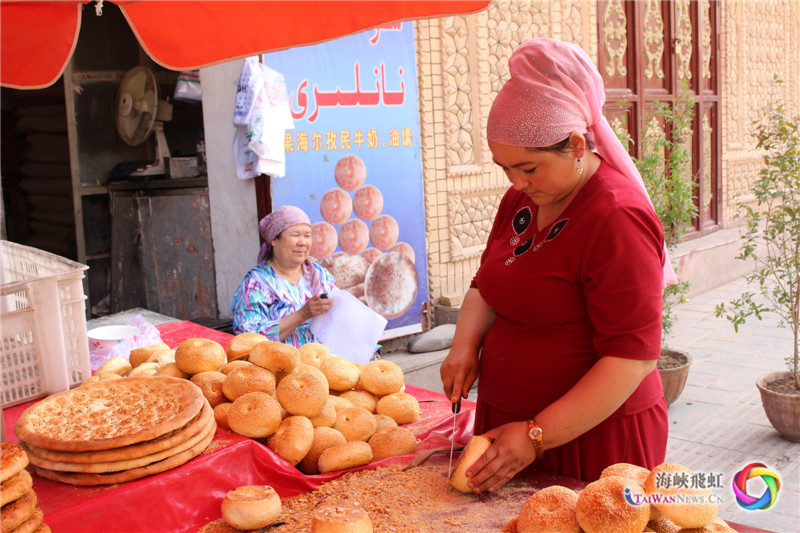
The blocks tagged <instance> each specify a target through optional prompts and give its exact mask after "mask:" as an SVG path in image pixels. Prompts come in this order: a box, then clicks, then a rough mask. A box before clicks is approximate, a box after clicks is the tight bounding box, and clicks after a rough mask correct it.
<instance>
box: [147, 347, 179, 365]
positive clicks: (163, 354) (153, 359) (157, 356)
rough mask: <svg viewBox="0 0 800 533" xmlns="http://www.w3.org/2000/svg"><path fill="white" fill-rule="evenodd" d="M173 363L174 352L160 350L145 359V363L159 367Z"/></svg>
mask: <svg viewBox="0 0 800 533" xmlns="http://www.w3.org/2000/svg"><path fill="white" fill-rule="evenodd" d="M174 362H175V350H160V351H158V352H155V353H154V354H153V355H151V356H150V357H148V358H147V361H145V363H158V364H159V366H164V365H166V364H168V363H174Z"/></svg>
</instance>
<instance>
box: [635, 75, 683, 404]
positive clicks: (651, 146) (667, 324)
mask: <svg viewBox="0 0 800 533" xmlns="http://www.w3.org/2000/svg"><path fill="white" fill-rule="evenodd" d="M694 104H695V101H694V99H693V98H692V97H691V95H690V94H689V90H688V88H687V87H686V85H685V84H684V86H683V88H682V89H681V91H680V92H679V94H678V97H677V98H676V100H675V102H674V104H673V105H669V104H667V103H663V102H658V101H655V102H653V105H654V111H652V112H651V113H649V114H648V116H647V117H646V120H645V124H644V128H643V131H644V135H643V145H642V149H641V153H640V154H639V156H638V157H634V158H633V160H634V162H635V163H636V167H637V168H638V169H639V173H640V174H641V176H642V180H643V181H644V185H645V187H646V188H647V192H648V193H649V194H650V199H651V200H652V202H653V207H654V208H655V212H656V215H658V218H659V219H660V220H661V225H662V226H663V227H664V240H665V242H666V245H667V250H668V251H669V252H670V255H674V251H675V247H676V246H677V245H678V243H680V241H681V237H682V236H683V235H684V234H685V233H686V231H687V229H688V228H689V227H691V224H692V220H693V219H694V217H695V216H696V214H697V206H695V204H694V199H695V197H694V190H695V187H696V182H695V179H694V175H693V174H692V148H691V127H692V120H693V119H694ZM626 137H627V138H626ZM621 140H622V141H623V144H625V143H626V142H628V143H630V142H631V139H630V136H629V135H627V132H625V133H624V134H623V135H622V139H621ZM673 267H675V270H676V271H677V267H676V266H675V265H674V264H673ZM688 291H689V281H686V280H684V281H680V280H679V281H678V283H677V284H676V285H668V286H667V287H666V288H665V289H664V311H663V316H662V320H663V322H662V324H663V326H662V336H661V339H662V348H661V359H659V361H658V370H659V373H660V374H661V381H662V383H663V385H664V396H665V397H666V400H667V406H669V405H670V404H672V403H673V402H674V401H675V400H677V399H678V397H679V396H680V394H681V392H683V388H684V386H685V385H686V379H687V376H688V373H689V367H690V366H691V364H692V358H691V356H690V355H689V354H688V353H684V352H680V351H677V350H673V349H671V348H670V347H669V346H668V345H667V342H666V339H667V337H668V335H669V334H670V333H671V332H672V328H673V327H674V325H675V311H674V306H675V305H676V304H679V303H681V302H684V301H686V299H685V296H686V293H687V292H688Z"/></svg>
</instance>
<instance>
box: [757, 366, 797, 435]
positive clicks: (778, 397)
mask: <svg viewBox="0 0 800 533" xmlns="http://www.w3.org/2000/svg"><path fill="white" fill-rule="evenodd" d="M787 374H788V372H785V371H784V372H770V373H768V374H764V375H763V376H761V377H759V378H758V379H757V380H756V386H757V387H758V390H759V391H760V392H761V404H762V405H763V406H764V412H765V413H767V418H768V419H769V422H770V424H772V427H774V428H775V429H776V430H777V431H778V433H780V434H781V436H782V437H783V438H785V439H788V440H792V441H795V442H800V394H783V393H780V392H774V391H771V390H769V389H768V388H767V387H766V384H767V383H768V382H769V381H770V380H773V379H775V378H777V377H780V376H785V375H787Z"/></svg>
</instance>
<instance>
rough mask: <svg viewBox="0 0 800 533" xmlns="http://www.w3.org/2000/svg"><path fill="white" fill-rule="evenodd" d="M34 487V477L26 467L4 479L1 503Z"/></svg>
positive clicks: (0, 494)
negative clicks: (6, 479)
mask: <svg viewBox="0 0 800 533" xmlns="http://www.w3.org/2000/svg"><path fill="white" fill-rule="evenodd" d="M32 488H33V478H32V477H31V475H30V474H29V473H28V471H27V470H25V469H24V468H23V469H22V470H20V471H19V472H17V473H16V474H15V475H13V476H11V477H10V478H9V479H8V481H4V482H3V484H2V488H0V505H5V504H7V503H9V502H13V501H14V500H18V499H19V498H20V496H22V495H23V494H25V493H26V492H28V491H29V490H31V489H32Z"/></svg>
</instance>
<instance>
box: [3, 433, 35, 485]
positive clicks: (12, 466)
mask: <svg viewBox="0 0 800 533" xmlns="http://www.w3.org/2000/svg"><path fill="white" fill-rule="evenodd" d="M26 466H28V456H27V455H25V451H24V450H23V449H22V448H21V447H20V446H19V444H14V443H13V442H3V443H0V483H5V482H6V481H8V480H9V479H11V478H12V477H14V476H16V475H17V474H18V473H19V472H20V471H21V470H22V469H23V468H25V467H26Z"/></svg>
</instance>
